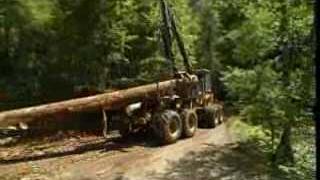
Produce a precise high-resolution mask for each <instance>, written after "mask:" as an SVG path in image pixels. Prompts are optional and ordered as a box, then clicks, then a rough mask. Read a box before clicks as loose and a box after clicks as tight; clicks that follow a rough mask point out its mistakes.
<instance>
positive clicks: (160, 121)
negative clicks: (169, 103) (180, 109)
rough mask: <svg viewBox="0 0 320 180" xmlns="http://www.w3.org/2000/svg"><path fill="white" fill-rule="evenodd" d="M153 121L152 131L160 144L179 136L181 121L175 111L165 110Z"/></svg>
mask: <svg viewBox="0 0 320 180" xmlns="http://www.w3.org/2000/svg"><path fill="white" fill-rule="evenodd" d="M154 121H155V122H154V123H155V125H154V132H155V134H156V136H157V137H158V138H159V140H160V141H161V143H162V144H171V143H174V142H176V141H177V140H178V139H179V138H180V137H181V134H182V121H181V118H180V115H179V114H178V113H177V112H176V111H172V110H165V111H163V112H162V113H159V114H157V115H156V117H155V120H154Z"/></svg>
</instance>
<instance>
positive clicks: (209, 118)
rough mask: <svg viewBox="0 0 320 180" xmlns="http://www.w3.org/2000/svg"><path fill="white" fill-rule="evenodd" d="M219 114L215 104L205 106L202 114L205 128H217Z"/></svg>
mask: <svg viewBox="0 0 320 180" xmlns="http://www.w3.org/2000/svg"><path fill="white" fill-rule="evenodd" d="M217 120H218V119H217V114H216V111H215V108H213V106H208V107H205V108H203V111H202V114H201V123H202V126H201V127H204V128H215V127H216V124H217Z"/></svg>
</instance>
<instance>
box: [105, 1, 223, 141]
mask: <svg viewBox="0 0 320 180" xmlns="http://www.w3.org/2000/svg"><path fill="white" fill-rule="evenodd" d="M160 5H161V13H162V23H161V38H162V43H163V45H164V54H165V58H166V59H167V60H168V61H169V62H170V64H171V66H172V71H173V74H174V75H173V78H174V79H175V80H176V82H175V83H173V84H172V85H171V86H170V87H169V89H166V90H165V92H162V93H161V90H162V89H159V88H158V89H157V93H156V94H157V95H156V96H150V97H146V96H145V97H144V98H142V99H141V100H140V101H139V102H136V103H133V104H130V105H128V106H126V107H125V109H124V110H122V111H119V110H116V111H113V112H112V111H109V114H110V115H107V114H108V113H106V115H104V117H105V121H104V122H107V119H108V120H109V123H110V125H111V126H112V125H116V124H118V125H116V126H117V129H118V130H119V132H120V134H121V135H122V136H124V137H125V136H128V135H129V134H130V133H132V132H136V131H139V130H148V129H149V130H152V132H153V133H154V134H155V135H156V137H157V138H158V140H160V142H162V143H163V144H170V143H174V142H176V141H177V140H178V139H179V138H181V137H184V138H188V137H192V136H194V134H195V132H196V130H197V128H198V125H199V126H200V127H205V128H214V127H215V126H216V125H217V124H220V123H222V122H223V116H224V115H223V106H222V105H221V104H220V103H219V102H218V101H217V100H216V97H215V96H214V94H213V90H212V86H211V74H210V71H209V70H207V69H201V70H196V71H194V70H193V69H192V66H191V63H190V61H189V59H188V55H187V52H186V49H185V46H184V43H183V40H182V37H181V36H180V34H179V32H178V29H177V26H176V23H175V19H174V14H173V12H172V10H171V8H170V7H169V5H168V3H167V2H166V1H165V0H160ZM174 39H175V40H176V41H177V45H178V49H179V52H180V54H181V56H182V58H183V64H184V66H185V69H186V70H185V71H178V69H177V67H176V63H175V58H174V55H173V51H172V45H173V40H174ZM124 112H125V113H124ZM116 114H117V115H116ZM106 117H109V118H106ZM105 127H107V124H105ZM104 134H105V133H104Z"/></svg>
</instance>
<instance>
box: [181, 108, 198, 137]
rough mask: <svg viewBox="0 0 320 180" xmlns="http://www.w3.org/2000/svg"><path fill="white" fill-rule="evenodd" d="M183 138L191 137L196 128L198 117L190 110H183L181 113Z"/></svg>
mask: <svg viewBox="0 0 320 180" xmlns="http://www.w3.org/2000/svg"><path fill="white" fill-rule="evenodd" d="M181 119H182V126H183V137H187V138H188V137H192V136H194V134H195V133H196V131H197V128H198V116H197V113H196V112H195V111H194V110H192V109H185V110H183V112H182V113H181Z"/></svg>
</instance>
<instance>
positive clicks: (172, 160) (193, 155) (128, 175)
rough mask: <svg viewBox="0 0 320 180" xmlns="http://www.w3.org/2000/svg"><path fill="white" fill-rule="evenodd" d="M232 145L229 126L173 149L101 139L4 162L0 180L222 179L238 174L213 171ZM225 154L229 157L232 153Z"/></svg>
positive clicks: (200, 134)
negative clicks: (63, 151) (222, 175)
mask: <svg viewBox="0 0 320 180" xmlns="http://www.w3.org/2000/svg"><path fill="white" fill-rule="evenodd" d="M232 142H233V139H232V137H231V134H230V132H229V130H228V128H227V125H225V124H223V125H220V126H218V127H216V128H215V129H199V130H198V132H197V134H196V136H195V137H193V138H190V139H182V140H180V141H178V142H177V143H175V144H172V145H168V146H162V147H159V146H157V145H156V144H155V143H153V142H152V141H151V140H127V141H117V142H109V143H105V142H103V141H102V140H101V139H100V140H96V139H95V140H92V144H90V145H89V147H88V146H86V148H83V147H80V148H78V149H72V150H70V151H67V152H65V153H56V154H55V153H53V155H46V154H45V152H42V153H38V154H35V155H33V156H31V157H30V158H29V159H28V158H27V159H17V160H13V161H12V160H3V161H1V164H0V179H23V180H29V179H30V180H34V179H41V180H42V179H63V180H64V179H68V180H69V179H70V180H71V179H72V180H88V179H111V180H121V179H128V180H144V179H148V180H149V179H187V178H190V179H215V177H216V178H217V177H219V176H221V172H223V173H225V172H228V171H230V168H231V169H233V170H235V169H237V168H236V167H232V166H233V163H232V162H231V165H232V166H231V167H230V165H228V164H227V165H224V166H223V165H221V168H223V167H225V168H226V169H225V170H223V169H221V168H220V166H219V168H220V169H215V168H216V166H215V165H213V164H212V162H215V163H217V160H218V159H219V158H221V157H222V156H223V155H225V154H222V153H220V154H219V153H218V151H220V150H221V149H223V148H224V147H226V146H227V145H228V144H230V143H232ZM232 146H233V145H232ZM47 147H48V146H47ZM228 148H229V147H228ZM232 148H236V147H231V150H230V148H229V150H230V151H232ZM213 149H214V150H213ZM0 150H1V151H3V150H4V149H0ZM223 152H228V149H226V150H223ZM201 153H202V155H200V154H201ZM230 153H231V154H235V153H232V152H230ZM210 154H213V155H210ZM208 155H210V157H208V158H209V159H208V158H207V156H208ZM220 156H221V157H220ZM206 158H207V159H206ZM210 158H211V160H210ZM212 158H213V159H212ZM238 159H239V160H240V161H241V160H242V158H240V157H234V159H232V160H235V161H238ZM209 160H210V161H209ZM212 160H214V161H212ZM210 163H211V165H210ZM223 163H225V161H223ZM184 166H185V167H184ZM210 166H213V167H210ZM240 166H241V165H240ZM206 168H207V169H206ZM228 168H229V169H228ZM204 171H206V173H204ZM237 171H243V172H245V173H246V174H245V175H243V174H242V173H241V172H240V176H239V175H237V179H239V177H242V176H244V178H245V177H246V175H248V174H247V173H250V172H251V171H252V170H246V169H244V170H243V169H241V167H240V169H239V168H238V170H237ZM255 172H256V170H255ZM230 173H231V172H230ZM249 175H250V174H249ZM208 176H210V177H211V178H209V177H208ZM250 176H251V175H250ZM230 177H232V173H231V175H230V174H229V175H228V178H230ZM218 179H221V178H218ZM231 179H233V178H231ZM240 179H241V178H240Z"/></svg>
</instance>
